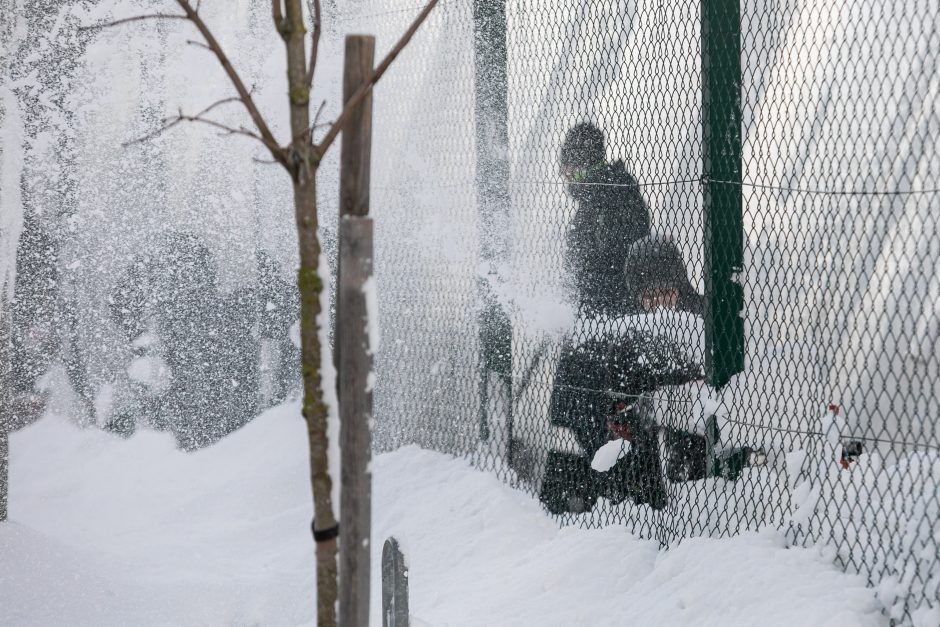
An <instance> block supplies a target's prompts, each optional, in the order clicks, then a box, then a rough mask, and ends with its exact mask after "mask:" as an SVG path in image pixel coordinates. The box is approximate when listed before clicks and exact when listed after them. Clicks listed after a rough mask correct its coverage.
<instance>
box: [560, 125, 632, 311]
mask: <svg viewBox="0 0 940 627" xmlns="http://www.w3.org/2000/svg"><path fill="white" fill-rule="evenodd" d="M604 144H605V140H604V133H603V132H602V131H601V130H600V129H598V128H597V127H596V126H594V125H593V124H589V123H582V124H578V125H576V126H574V127H573V128H572V129H571V130H570V131H568V134H567V135H566V136H565V141H564V144H563V145H562V147H561V174H562V176H563V177H564V178H565V180H566V181H567V183H568V190H569V193H570V194H571V196H572V197H573V198H574V199H575V200H576V201H577V202H578V210H577V212H576V213H575V215H574V218H573V220H572V223H571V225H570V230H569V232H568V241H567V243H568V248H567V255H566V259H565V265H566V268H567V271H568V273H569V276H570V279H571V280H572V281H573V282H574V288H575V291H576V292H577V294H578V301H579V305H580V308H581V310H582V313H584V314H587V315H595V314H613V315H618V314H621V313H624V307H625V306H627V307H629V305H630V303H627V302H625V299H624V294H623V284H624V274H623V268H624V262H625V261H626V259H627V253H628V251H629V250H630V246H631V245H632V244H633V243H634V242H636V241H637V240H639V239H640V238H642V237H645V236H646V235H648V234H649V229H650V214H649V207H647V205H646V201H645V200H643V196H642V195H641V194H640V189H639V187H638V186H637V182H636V179H634V178H633V176H632V175H631V174H630V173H629V172H627V170H626V168H625V167H624V164H623V161H615V162H613V163H608V162H607V161H606V149H605V145H604Z"/></svg>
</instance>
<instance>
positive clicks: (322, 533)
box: [310, 523, 339, 543]
mask: <svg viewBox="0 0 940 627" xmlns="http://www.w3.org/2000/svg"><path fill="white" fill-rule="evenodd" d="M314 525H315V523H311V524H310V529H311V530H312V531H313V539H314V541H315V542H317V543H320V542H329V541H330V540H335V539H336V538H338V537H339V523H337V524H336V525H334V526H332V527H330V528H329V529H319V530H318V529H317V528H316V527H315V526H314Z"/></svg>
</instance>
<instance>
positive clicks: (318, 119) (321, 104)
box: [313, 100, 326, 128]
mask: <svg viewBox="0 0 940 627" xmlns="http://www.w3.org/2000/svg"><path fill="white" fill-rule="evenodd" d="M325 108H326V100H324V101H323V102H321V103H320V107H319V108H318V109H317V114H316V115H315V116H313V127H314V128H316V127H317V126H319V124H317V122H319V121H320V115H321V114H322V113H323V109H325Z"/></svg>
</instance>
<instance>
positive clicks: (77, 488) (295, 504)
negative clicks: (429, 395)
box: [0, 406, 885, 627]
mask: <svg viewBox="0 0 940 627" xmlns="http://www.w3.org/2000/svg"><path fill="white" fill-rule="evenodd" d="M10 448H11V494H10V497H11V502H10V521H9V522H7V523H3V524H0V563H2V564H3V568H2V569H0V624H2V625H17V626H21V627H26V626H30V625H37V626H38V625H42V626H43V627H49V626H55V625H69V626H81V625H95V626H101V627H106V626H109V625H115V626H118V625H120V626H125V625H246V626H247V625H265V626H268V625H275V626H277V625H310V624H312V623H313V608H314V601H313V598H312V595H313V590H314V582H313V547H312V542H311V540H310V536H309V531H308V525H309V520H310V515H311V509H310V488H309V485H308V480H307V470H306V456H307V447H306V431H305V428H304V425H303V422H302V420H301V418H300V417H299V409H298V408H297V407H296V406H285V407H281V408H277V409H274V410H272V411H269V412H267V413H266V414H265V415H263V416H262V417H260V418H258V419H257V420H255V421H254V422H253V423H251V424H249V425H248V426H246V427H245V428H243V429H241V430H240V431H238V432H236V433H234V434H232V435H231V436H229V437H227V438H226V439H224V440H223V441H222V442H220V443H219V444H217V445H215V446H213V447H211V448H209V449H207V450H203V451H199V452H196V453H181V452H178V451H177V450H175V449H174V448H173V443H172V440H171V438H170V437H169V436H166V435H165V434H157V433H151V432H143V433H140V434H138V435H137V436H135V437H133V438H131V439H130V440H121V439H119V438H116V437H114V436H111V435H108V434H105V433H101V432H98V431H91V430H88V431H79V430H78V429H76V428H74V427H73V426H71V425H70V424H68V423H66V422H65V421H63V420H61V419H59V418H56V417H47V418H45V419H43V420H41V421H40V422H38V423H36V424H34V425H33V426H31V427H29V428H27V429H25V430H23V431H21V432H18V433H16V434H14V435H13V436H12V438H11V447H10ZM373 467H374V469H375V503H374V539H375V540H374V542H373V554H374V556H375V559H376V562H375V563H376V564H378V557H379V555H380V554H381V550H382V543H383V541H384V539H385V538H387V537H388V536H390V535H395V536H396V537H397V538H398V539H399V541H400V543H401V545H402V548H403V550H404V552H405V554H406V556H407V559H408V562H409V566H410V569H411V570H410V586H411V612H412V614H413V615H414V617H415V621H414V622H415V624H420V625H433V626H435V627H437V626H444V625H513V626H516V625H559V626H562V625H564V626H570V625H625V624H644V625H653V624H655V625H711V624H715V625H718V624H720V625H723V626H724V625H751V624H758V623H759V624H761V625H829V626H832V627H835V626H842V625H881V624H885V620H884V619H883V617H882V615H881V614H880V613H879V608H878V606H877V604H876V602H875V600H874V594H873V592H872V591H871V590H870V589H867V588H866V587H865V585H864V581H862V580H861V579H860V578H858V577H854V576H849V575H845V574H843V573H841V572H840V571H838V570H837V569H836V568H835V567H833V566H832V565H831V564H830V563H829V562H828V561H827V560H826V558H825V557H824V556H822V555H821V554H820V553H818V552H816V551H813V550H807V549H797V548H794V549H787V548H785V547H784V546H783V541H782V540H781V538H780V536H779V535H777V534H776V533H771V532H766V533H761V534H748V535H744V536H741V537H738V538H732V539H722V540H704V539H702V540H690V541H688V542H685V543H683V544H682V545H681V546H680V547H678V548H676V549H674V550H671V551H668V552H660V551H659V549H658V546H657V545H656V544H655V543H654V542H650V541H642V540H637V539H635V538H633V537H632V536H630V535H629V534H627V533H626V532H625V531H624V530H623V529H622V528H618V527H608V528H606V529H599V530H583V529H576V528H570V527H569V528H564V529H559V528H557V526H556V525H555V524H554V523H553V522H552V521H551V520H550V519H549V518H548V517H547V516H545V514H544V513H543V512H542V510H541V509H540V507H539V505H538V503H537V502H535V501H534V500H532V499H530V498H529V497H526V496H524V495H522V494H520V493H518V492H515V491H513V490H512V489H511V488H509V487H507V486H505V485H504V484H503V483H501V482H500V481H499V480H498V479H496V478H495V477H493V476H491V475H488V474H485V473H482V472H479V471H476V470H474V469H473V468H471V467H470V466H469V465H468V464H467V463H466V462H465V461H462V460H457V459H453V458H451V457H447V456H445V455H441V454H438V453H433V452H428V451H423V450H420V449H418V448H414V447H408V448H404V449H401V450H399V451H396V452H394V453H389V454H386V455H382V456H380V457H378V458H377V459H376V460H375V463H374V466H373ZM378 574H379V570H378V568H375V569H374V575H375V576H376V577H375V578H374V583H373V623H374V624H380V621H379V616H380V614H379V612H378V607H379V596H380V590H381V588H380V586H379V581H378V579H377V577H378Z"/></svg>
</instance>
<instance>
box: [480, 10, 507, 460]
mask: <svg viewBox="0 0 940 627" xmlns="http://www.w3.org/2000/svg"><path fill="white" fill-rule="evenodd" d="M473 23H474V60H475V79H476V90H475V113H476V160H477V161H476V165H477V167H476V188H477V204H478V208H479V214H480V260H481V262H482V265H483V266H484V267H488V268H489V273H490V277H489V280H487V278H484V277H481V279H480V283H481V285H480V293H481V302H482V303H483V309H482V311H481V314H480V352H481V355H480V362H481V363H480V434H481V437H483V438H484V439H487V438H488V437H489V433H490V428H489V417H488V409H489V408H488V407H487V405H488V400H489V399H488V396H489V395H488V391H489V376H490V372H491V371H496V372H498V373H500V375H502V376H501V377H500V380H501V382H502V383H503V384H504V385H505V387H506V388H508V390H507V394H506V397H505V398H506V400H507V403H506V405H507V409H506V411H507V417H506V429H507V431H508V432H509V433H508V436H509V437H508V438H507V442H511V441H512V437H511V434H512V379H511V377H510V376H509V375H511V370H512V348H511V347H512V327H511V325H510V322H509V318H508V316H507V314H506V312H505V311H503V309H502V307H501V306H500V305H499V302H498V300H497V299H496V298H495V296H494V295H493V293H492V290H491V286H490V280H496V276H495V268H496V267H497V266H498V265H499V264H501V263H505V262H507V261H508V259H509V241H510V233H509V228H508V227H509V130H508V117H509V102H508V83H507V76H506V57H507V51H506V0H475V1H474V4H473ZM509 446H510V447H511V444H510V445H509ZM507 456H508V457H510V458H511V456H512V451H511V448H510V449H509V450H507Z"/></svg>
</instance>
